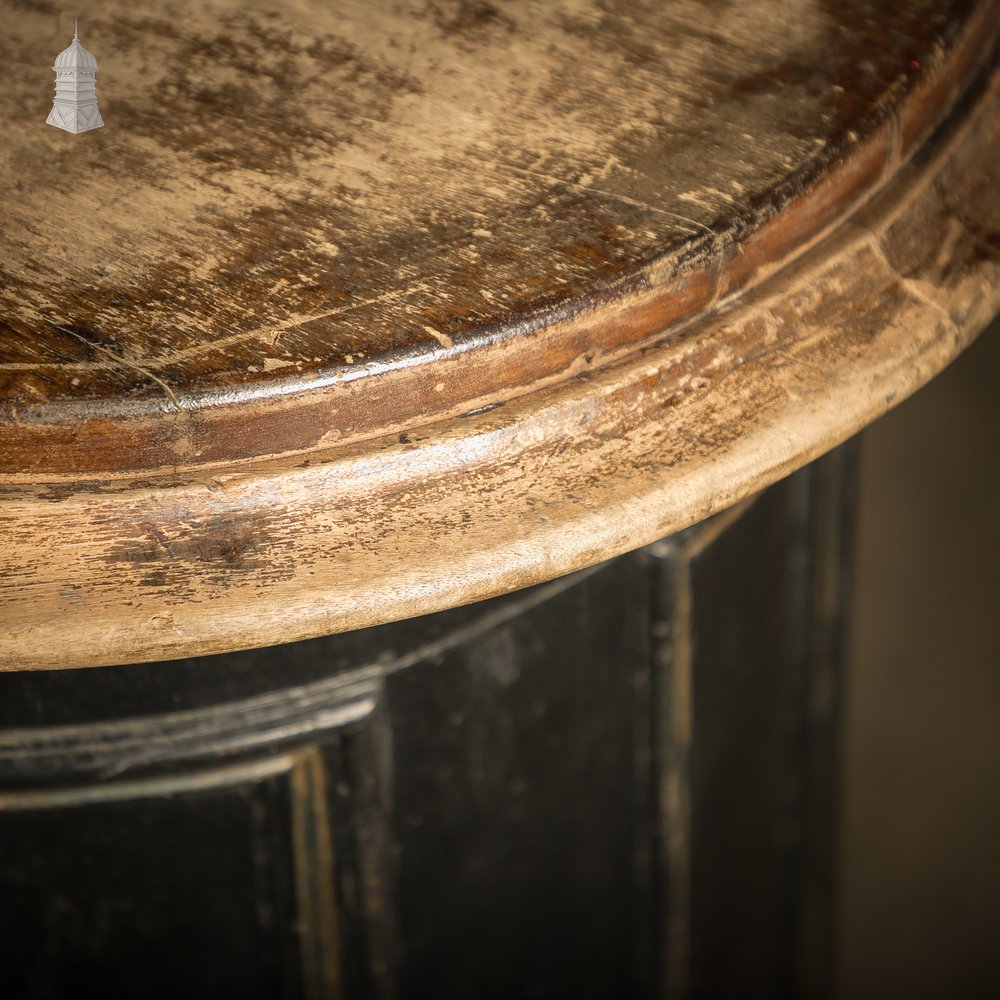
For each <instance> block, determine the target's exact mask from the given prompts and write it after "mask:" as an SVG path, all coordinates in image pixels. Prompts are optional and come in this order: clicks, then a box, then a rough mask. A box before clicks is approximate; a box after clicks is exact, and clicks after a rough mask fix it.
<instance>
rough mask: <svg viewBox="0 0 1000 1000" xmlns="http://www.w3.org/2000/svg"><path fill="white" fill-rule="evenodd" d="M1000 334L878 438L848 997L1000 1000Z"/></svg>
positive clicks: (871, 471)
mask: <svg viewBox="0 0 1000 1000" xmlns="http://www.w3.org/2000/svg"><path fill="white" fill-rule="evenodd" d="M998 376H1000V324H994V326H993V327H992V328H991V329H990V330H988V331H987V332H986V333H984V334H983V335H982V337H981V338H980V339H979V341H977V342H976V343H975V344H974V345H973V346H972V347H971V348H970V349H969V351H968V352H967V353H966V354H965V355H963V356H962V357H961V358H960V359H959V360H958V361H957V362H956V363H955V364H954V365H953V366H952V367H951V368H950V369H948V370H947V371H945V372H944V373H943V374H942V375H941V376H940V377H939V378H937V379H935V380H934V381H933V382H932V383H931V384H930V385H929V386H928V387H927V388H926V389H924V390H923V391H921V392H920V393H918V394H917V395H916V396H915V397H913V398H912V399H911V400H909V401H908V402H906V403H904V404H903V405H902V406H900V407H899V408H898V409H897V410H894V411H893V412H892V413H890V414H889V415H888V416H886V417H885V418H883V419H882V420H880V421H879V422H878V423H876V424H875V425H873V426H872V427H871V428H870V430H869V431H868V432H867V434H866V438H865V441H864V446H863V449H862V461H861V477H860V478H861V497H860V511H859V522H860V523H859V530H860V537H859V547H858V566H857V590H856V605H855V611H854V630H853V633H854V634H853V649H852V652H853V656H852V658H851V663H850V669H849V673H848V677H847V692H846V697H847V711H846V719H845V724H844V725H845V733H844V735H845V741H844V771H843V775H842V790H843V795H844V799H843V809H842V813H841V821H842V827H841V832H842V837H841V850H842V854H841V873H842V877H841V886H840V903H841V907H840V941H839V949H840V967H841V976H840V995H841V996H842V997H844V998H849V1000H853V998H855V997H900V996H905V997H908V998H911V1000H913V998H919V997H928V998H929V997H935V998H938V997H945V996H952V997H958V996H1000V949H998V947H997V940H998V934H1000V629H998V627H997V617H998V612H1000V518H998V516H997V515H998V490H1000V467H998V457H1000V405H998V386H1000V378H998Z"/></svg>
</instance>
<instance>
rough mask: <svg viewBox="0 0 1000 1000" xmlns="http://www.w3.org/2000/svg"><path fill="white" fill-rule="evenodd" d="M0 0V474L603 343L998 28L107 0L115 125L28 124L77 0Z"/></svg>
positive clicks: (461, 385) (200, 439) (635, 333)
mask: <svg viewBox="0 0 1000 1000" xmlns="http://www.w3.org/2000/svg"><path fill="white" fill-rule="evenodd" d="M0 10H3V11H4V16H3V21H4V24H5V26H6V30H5V31H4V32H3V33H2V35H0V60H2V62H3V65H4V66H5V87H8V88H9V98H10V99H9V102H8V108H9V110H8V111H7V120H6V121H5V124H4V145H3V151H2V161H0V179H2V182H3V184H4V187H5V188H6V189H7V191H8V194H7V196H6V197H5V199H4V202H3V207H2V217H0V219H2V235H0V268H2V270H0V428H2V429H3V436H2V442H3V443H2V445H0V470H3V471H5V472H7V473H14V474H25V473H26V474H29V475H35V476H37V475H47V474H52V473H55V474H58V473H64V472H73V473H76V474H84V475H87V474H97V475H101V474H104V475H107V474H115V473H121V472H131V471H139V470H156V469H164V468H171V467H176V466H190V465H201V464H217V463H220V462H228V461H233V460H239V459H243V458H248V457H255V456H260V455H275V454H283V453H288V452H293V451H305V450H310V449H313V448H315V447H317V446H321V445H325V444H329V443H331V442H332V441H343V440H347V439H351V438H354V437H358V436H361V437H364V436H366V435H371V434H374V433H380V432H382V431H384V430H385V429H386V428H388V427H396V426H401V427H405V426H409V425H413V424H419V423H421V422H425V421H427V420H430V419H436V418H439V417H441V416H442V415H447V414H456V413H461V412H463V411H466V410H469V409H476V408H481V407H482V406H484V405H491V404H493V403H495V402H497V401H498V400H502V399H506V398H509V397H510V396H511V395H515V394H518V393H521V392H524V391H527V390H529V389H532V388H535V387H537V386H538V384H539V383H540V382H542V381H544V380H548V379H558V378H562V377H565V376H566V375H567V374H569V373H572V371H573V370H574V367H579V366H580V365H581V364H583V365H585V366H586V367H592V366H593V365H599V364H601V363H602V361H603V360H604V359H605V358H606V357H608V356H610V355H613V354H614V353H615V352H616V351H620V350H622V349H628V348H629V347H631V346H634V345H635V344H637V343H640V342H641V341H642V340H643V339H644V338H646V337H648V336H649V335H650V334H651V333H654V332H657V333H658V332H660V331H662V329H663V328H664V327H667V326H669V325H670V324H671V323H673V322H678V321H685V320H688V319H690V317H691V316H692V315H693V314H695V313H697V312H698V311H700V310H703V309H705V308H706V307H708V306H710V305H711V304H712V303H713V302H715V301H717V300H718V299H719V298H725V297H726V296H727V295H731V294H733V293H734V292H736V291H738V290H740V289H742V288H743V287H744V286H746V285H747V284H748V283H751V282H752V281H754V280H755V279H756V278H758V277H759V273H760V271H761V269H764V270H765V271H766V270H769V269H771V268H772V267H773V264H774V262H775V261H776V260H780V259H783V258H784V257H786V256H787V255H788V253H789V252H791V251H793V250H794V249H796V247H797V246H799V245H800V244H803V243H806V242H808V241H809V240H811V239H812V238H814V237H815V235H816V234H817V232H818V231H819V230H821V229H822V228H823V227H824V225H825V224H828V223H829V222H831V221H834V220H837V219H839V218H840V217H841V216H842V215H843V214H844V213H845V211H846V210H847V208H849V207H850V206H851V205H852V204H854V203H856V202H858V201H860V200H862V199H863V198H865V197H867V195H868V194H869V193H870V191H871V189H872V188H873V187H874V186H877V185H878V183H879V182H880V180H881V179H882V177H883V175H885V174H886V173H891V171H892V170H893V169H894V167H895V166H896V165H898V163H899V162H900V159H901V157H902V156H903V155H904V154H905V153H907V152H908V151H909V150H910V149H911V148H912V147H913V145H914V144H915V142H916V141H917V140H918V139H919V138H920V137H921V136H922V135H924V134H925V132H926V130H927V128H928V127H929V126H930V125H932V124H933V123H934V122H935V121H937V120H938V119H939V118H940V117H941V115H942V114H943V112H944V111H945V110H946V108H947V105H948V103H949V102H950V100H951V98H952V97H953V96H954V95H953V89H954V80H955V78H956V75H957V73H958V72H959V71H961V70H963V67H965V69H966V70H967V68H968V66H969V65H971V64H972V63H974V62H975V60H976V59H978V58H981V56H982V52H983V51H985V50H986V49H987V47H988V43H989V37H988V36H989V34H990V31H991V30H994V29H995V27H996V25H995V23H992V22H991V17H990V16H989V15H990V7H989V5H988V4H978V5H977V4H974V3H971V2H969V0H948V2H942V0H919V2H913V0H905V2H886V0H855V2H852V3H831V2H821V0H789V2H783V3H781V4H778V3H774V2H771V0H756V2H748V3H735V4H734V3H725V2H709V0H705V2H700V3H693V2H684V3H670V4H663V3H658V2H654V3H648V2H647V3H639V2H627V0H622V2H617V3H607V2H603V3H602V2H573V3H569V2H566V3H548V2H544V3H543V2H539V3H501V2H498V3H489V2H482V0H475V2H467V3H466V2H463V3H459V2H457V0H451V2H428V3H416V4H390V3H386V2H371V0H364V2H349V3H337V4H330V3H325V2H320V0H314V2H307V0H289V2H285V3H275V2H267V0H264V2H260V0H249V2H242V0H241V2H238V3H236V2H232V3H193V2H189V3H185V2H183V0H175V2H173V3H161V4H157V5H155V7H154V8H152V10H155V14H154V13H151V8H150V7H149V6H148V5H143V4H138V5H137V4H134V3H131V2H128V3H126V2H124V0H117V2H116V0H109V2H106V3H103V4H102V5H101V6H100V8H99V9H98V10H96V11H95V12H94V13H93V14H91V15H90V16H88V17H86V18H85V19H84V22H83V24H82V25H81V32H82V35H81V38H82V41H83V42H84V44H85V45H86V46H87V47H89V48H90V49H91V51H93V52H94V53H95V55H96V56H97V58H98V61H99V64H100V70H99V72H98V95H99V99H100V106H101V109H102V113H103V116H104V119H105V121H106V123H107V125H106V127H105V128H103V129H100V130H98V131H94V132H90V133H85V134H83V135H70V134H67V133H65V132H62V131H60V130H57V129H54V128H51V127H41V126H42V123H43V122H44V119H45V115H46V113H47V109H48V100H49V95H50V93H51V88H52V73H51V69H50V67H51V64H52V60H53V57H54V56H55V54H56V53H57V52H58V51H59V50H60V49H61V48H62V47H64V45H65V44H67V43H68V40H69V32H70V29H71V26H70V22H69V21H68V20H67V19H66V18H59V17H58V16H56V15H55V14H54V13H53V11H52V9H51V8H50V7H49V6H48V5H44V4H43V5H27V4H21V3H12V2H11V0H3V2H2V3H0ZM939 80H944V81H947V83H946V86H944V87H943V88H942V87H940V86H937V85H936V84H937V83H938V81H939ZM845 165H846V166H845ZM818 187H820V188H822V190H818V192H817V188H818ZM811 194H815V197H814V198H812V200H810V195H811ZM650 286H656V287H657V295H656V298H655V301H653V302H648V303H645V305H644V308H643V310H642V311H641V312H640V311H637V309H636V308H632V309H631V311H630V313H629V315H628V316H626V317H625V321H624V322H619V323H618V324H612V323H608V322H607V321H606V317H605V316H604V315H602V311H603V312H606V307H607V305H608V304H609V303H610V302H613V301H615V300H621V299H623V297H628V296H629V295H633V294H634V293H635V292H636V291H639V290H642V289H646V288H649V287H650ZM595 309H596V310H597V311H598V317H597V322H596V323H594V322H589V323H588V322H586V314H589V313H592V312H593V311H594V310H595ZM567 320H575V322H570V323H569V324H568V328H567V322H566V321H567ZM595 327H599V328H595ZM501 341H505V342H511V344H512V345H513V346H511V347H510V349H509V350H506V351H503V352H502V353H498V352H497V351H495V350H490V348H493V347H495V345H496V344H497V343H498V342H501ZM469 351H472V352H473V353H472V354H471V355H468V354H466V355H465V358H464V360H463V363H461V364H457V365H453V366H443V367H441V368H438V367H436V365H435V364H434V363H435V362H439V361H442V360H444V359H446V358H448V357H454V356H456V355H463V354H465V352H469ZM584 356H586V360H585V361H583V362H581V357H584Z"/></svg>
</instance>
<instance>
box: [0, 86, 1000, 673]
mask: <svg viewBox="0 0 1000 1000" xmlns="http://www.w3.org/2000/svg"><path fill="white" fill-rule="evenodd" d="M998 122H1000V78H998V76H997V75H996V74H994V75H993V76H992V77H990V78H989V79H987V80H985V81H983V80H981V81H980V85H979V86H978V87H977V88H976V89H975V91H974V92H973V93H971V94H970V95H969V96H968V97H967V99H966V100H965V102H964V103H963V104H962V106H961V107H960V108H958V109H956V112H955V114H954V115H953V117H952V120H951V121H950V123H949V125H948V127H947V128H946V129H945V130H944V131H943V132H941V133H939V134H938V135H937V136H936V137H935V138H934V140H933V141H932V142H930V143H929V144H928V145H927V146H926V147H925V148H924V149H923V150H921V152H920V155H919V157H918V158H917V160H916V161H914V162H913V163H912V164H911V165H909V166H907V167H905V168H903V169H902V170H901V171H900V172H899V174H898V176H897V178H896V179H895V181H894V182H893V183H892V184H891V185H890V186H889V188H887V189H886V190H885V191H884V192H883V193H882V194H881V195H879V196H878V197H877V198H876V199H874V200H873V201H872V202H871V203H870V204H868V205H867V206H866V207H865V208H864V209H863V210H862V211H861V212H860V213H859V214H857V215H856V216H855V217H854V218H852V219H851V220H850V221H849V222H847V223H845V224H844V225H843V226H841V227H840V228H839V229H837V230H836V231H835V232H834V233H833V234H831V235H830V236H828V237H827V239H826V240H824V241H823V242H822V243H820V244H817V245H816V246H814V247H813V248H812V249H811V250H810V251H809V252H808V253H806V254H805V255H803V256H802V257H801V258H799V259H798V260H797V261H795V262H794V263H793V264H791V265H790V266H788V267H786V268H784V269H783V270H781V271H779V272H777V273H775V274H774V275H773V276H772V277H771V278H770V279H769V280H768V281H767V282H766V283H764V284H762V285H761V286H759V287H758V288H757V289H756V290H755V291H753V292H752V293H750V294H747V295H745V296H743V297H742V298H740V299H739V300H738V301H736V302H733V303H729V304H727V305H726V306H725V307H724V308H721V309H720V310H719V311H718V312H717V313H715V314H713V315H711V316H708V317H706V318H704V319H703V320H702V321H700V322H698V323H696V324H692V325H690V326H689V327H687V328H686V329H685V330H684V331H683V332H681V333H680V334H677V333H672V334H671V335H670V336H669V337H668V336H665V337H664V338H663V339H662V340H659V341H658V342H656V343H653V344H650V345H649V346H647V347H646V348H644V349H643V350H641V351H639V352H637V353H635V354H632V355H629V356H627V357H624V358H622V359H619V360H618V361H616V362H615V363H612V364H608V365H606V366H605V367H603V368H601V369H599V370H597V371H593V372H590V371H586V370H584V371H581V372H579V374H578V375H577V376H575V377H573V378H570V379H566V380H563V381H561V382H559V383H557V384H554V385H550V386H547V387H544V388H542V389H540V390H539V391H537V392H533V393H531V394H528V395H525V396H522V397H518V398H516V399H512V400H511V401H509V402H507V403H505V404H504V405H501V406H497V407H494V408H491V409H489V410H487V411H485V412H479V413H474V414H470V415H468V416H467V417H465V418H463V419H456V420H446V421H441V422H440V423H436V424H429V425H427V426H425V427H422V428H420V429H418V430H417V431H415V432H413V433H412V434H399V435H397V434H393V435H388V436H385V437H382V438H378V439H370V440H367V441H363V442H356V443H354V444H350V445H342V446H341V447H339V448H331V449H328V450H325V451H322V452H318V453H316V454H313V455H310V456H309V457H308V458H307V459H293V460H291V461H287V460H286V461H284V462H273V463H266V464H265V463H262V464H259V465H257V466H242V467H238V468H231V469H227V470H214V471H213V472H212V473H210V474H209V473H206V474H202V475H198V474H196V473H194V472H192V473H190V474H187V475H185V476H179V475H178V476H176V477H173V478H170V479H165V480H163V481H155V480H149V481H145V482H137V481H130V482H114V481H109V482H103V483H102V482H95V483H91V484H89V485H88V487H87V488H86V490H79V491H75V492H65V491H62V490H60V488H59V486H58V484H54V483H50V484H44V483H43V484H30V483H24V484H22V485H14V484H12V485H10V486H9V487H8V488H7V490H6V492H5V494H4V497H3V501H2V504H0V524H2V531H3V537H4V539H5V550H4V554H3V562H4V572H3V578H2V582H0V609H2V610H0V616H2V617H0V620H2V622H3V626H4V627H3V634H2V637H0V661H2V664H3V666H4V667H5V668H6V669H30V668H46V667H69V666H86V665H96V664H102V663H105V664H106V663H119V662H131V661H138V660H155V659H163V658H168V657H172V656H182V655H191V654H193V653H208V652H216V651H217V652H221V651H224V650H231V649H235V648H239V647H247V646H252V645H264V644H270V643H275V642H284V641H289V640H294V639H299V638H304V637H307V636H314V635H319V634H323V633H330V632H335V631H339V630H345V629H352V628H360V627H363V626H367V625H372V624H376V623H380V622H385V621H389V620H394V619H399V618H404V617H408V616H412V615H418V614H422V613H425V612H430V611H435V610H439V609H441V608H445V607H450V606H454V605H457V604H461V603H465V602H469V601H474V600H478V599H480V598H485V597H489V596H493V595H496V594H500V593H504V592H506V591H510V590H514V589H517V588H520V587H524V586H527V585H529V584H533V583H537V582H540V581H543V580H548V579H551V578H553V577H555V576H558V575H559V574H562V573H566V572H569V571H570V570H573V569H577V568H579V567H582V566H586V565H590V564H593V563H595V562H597V561H600V560H602V559H605V558H608V557H609V556H612V555H615V554H617V553H620V552H623V551H626V550H628V549H630V548H633V547H635V546H638V545H641V544H643V543H646V542H649V541H652V540H653V539H655V538H658V537H661V536H663V535H665V534H668V533H670V532H672V531H675V530H677V529H679V528H682V527H684V526H686V525H689V524H691V523H693V522H695V521H698V520H700V519H702V518H704V517H706V516H707V515H709V514H711V513H713V512H715V511H718V510H721V509H723V508H725V507H728V506H729V505H731V504H732V503H734V502H736V501H738V500H740V499H742V498H743V497H746V496H748V495H750V494H752V493H754V492H756V491H757V490H759V489H761V488H763V487H764V486H766V485H768V484H769V483H771V482H774V481H775V480H776V479H778V478H779V477H781V476H783V475H785V474H786V473H788V472H790V471H791V470H792V469H794V468H796V467H798V466H800V465H802V464H804V463H806V462H808V461H810V460H811V459H813V458H815V457H816V456H818V455H820V454H821V453H823V452H824V451H826V450H828V449H829V448H831V447H832V446H833V445H835V444H837V443H838V442H840V441H842V440H844V439H845V438H847V437H848V436H850V435H851V434H853V433H855V432H856V431H857V430H859V429H860V428H861V427H863V426H864V425H865V424H867V423H868V422H870V421H871V420H873V419H874V418H875V417H877V416H878V415H880V414H881V413H883V412H884V411H885V410H887V409H888V408H889V407H890V406H892V405H893V404H895V403H897V402H899V401H900V400H901V399H903V398H904V397H905V396H906V395H908V394H909V393H911V392H913V391H914V390H915V389H916V388H918V387H919V386H920V385H922V384H923V383H924V382H926V381H927V380H928V379H929V378H930V377H931V376H932V375H933V374H934V373H935V372H937V371H938V370H940V369H941V368H942V367H943V366H944V365H946V364H947V363H948V361H950V360H951V359H952V358H953V357H954V356H955V355H956V354H957V353H958V352H959V351H960V350H961V349H962V348H963V347H964V346H965V345H966V344H967V343H969V341H970V340H971V339H972V338H973V337H975V335H976V334H977V333H978V332H979V331H980V330H981V329H982V328H983V327H984V326H985V325H986V323H987V322H989V320H990V319H991V318H992V317H993V315H994V314H995V313H996V311H997V309H998V307H1000V251H998V249H997V248H998V246H1000V241H998V239H997V234H998V232H1000V217H998V216H1000V208H998V206H997V204H996V199H995V197H991V194H995V191H996V185H997V180H998V173H1000V168H998V165H997V163H996V157H995V155H994V150H995V149H996V148H997V142H998V139H1000V136H998V132H1000V124H998Z"/></svg>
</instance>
